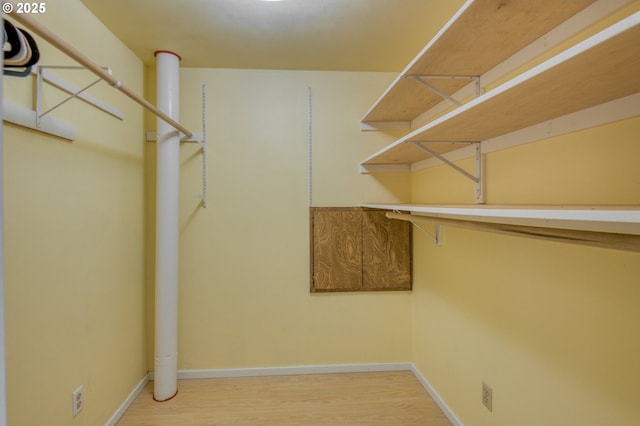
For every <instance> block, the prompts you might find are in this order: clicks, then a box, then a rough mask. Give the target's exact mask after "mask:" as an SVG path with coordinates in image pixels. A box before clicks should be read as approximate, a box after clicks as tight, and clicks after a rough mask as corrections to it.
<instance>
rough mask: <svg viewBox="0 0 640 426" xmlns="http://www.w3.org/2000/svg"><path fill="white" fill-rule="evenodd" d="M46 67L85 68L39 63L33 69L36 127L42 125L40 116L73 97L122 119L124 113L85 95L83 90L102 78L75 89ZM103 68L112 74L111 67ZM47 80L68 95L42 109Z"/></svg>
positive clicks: (81, 68) (82, 68)
mask: <svg viewBox="0 0 640 426" xmlns="http://www.w3.org/2000/svg"><path fill="white" fill-rule="evenodd" d="M48 69H67V70H86V68H84V67H78V66H52V65H40V66H38V67H37V70H36V71H34V72H35V75H36V108H35V111H36V114H35V119H36V120H35V121H36V127H41V125H42V118H43V117H44V116H46V115H47V114H49V113H50V112H51V111H53V110H55V109H56V108H59V107H60V106H62V105H64V104H65V103H67V102H68V101H70V100H71V99H74V98H78V99H81V100H83V101H85V102H87V103H88V104H90V105H93V106H94V107H96V108H98V109H100V110H102V111H104V112H106V113H108V114H110V115H112V116H113V117H116V118H118V119H120V120H124V115H123V114H122V113H121V112H119V111H117V110H115V109H113V108H111V107H110V106H108V105H105V104H104V103H102V102H101V101H98V100H97V99H93V98H92V97H90V96H87V95H86V94H85V93H84V92H85V91H87V90H88V89H89V88H91V87H93V86H95V85H96V84H98V83H100V82H101V81H102V78H99V79H98V80H96V81H94V82H92V83H90V84H89V85H87V86H85V87H83V88H81V89H77V88H76V87H74V86H72V85H70V84H69V83H66V82H64V81H63V80H61V79H60V78H58V77H55V76H54V75H52V74H51V73H49V72H48V71H47V70H48ZM102 69H103V70H105V71H106V72H107V73H108V74H109V75H111V74H112V72H111V69H110V68H107V67H102ZM45 81H46V82H48V83H49V84H51V85H53V86H56V87H57V88H59V89H61V90H64V91H66V92H67V93H69V94H70V96H69V97H67V98H65V99H63V100H62V101H61V102H59V103H58V104H56V105H54V106H52V107H51V108H49V109H48V110H46V111H44V112H43V111H42V109H43V108H42V104H43V97H44V82H45Z"/></svg>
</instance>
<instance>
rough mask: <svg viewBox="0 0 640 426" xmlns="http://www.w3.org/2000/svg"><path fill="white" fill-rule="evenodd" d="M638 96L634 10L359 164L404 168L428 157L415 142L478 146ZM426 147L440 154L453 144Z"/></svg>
mask: <svg viewBox="0 0 640 426" xmlns="http://www.w3.org/2000/svg"><path fill="white" fill-rule="evenodd" d="M533 3H537V2H533ZM539 3H546V2H539ZM554 5H555V3H554ZM553 9H555V7H554V8H553ZM506 38H509V37H508V36H506ZM638 92H640V12H636V13H635V14H633V15H631V16H629V17H627V18H625V19H623V20H621V21H619V22H618V23H616V24H614V25H612V26H610V27H608V28H607V29H605V30H603V31H601V32H599V33H598V34H595V35H593V36H591V37H589V38H588V39H586V40H584V41H582V42H580V43H578V44H577V45H575V46H573V47H571V48H569V49H567V50H565V51H564V52H562V53H560V54H558V55H556V56H554V57H553V58H551V59H549V60H547V61H545V62H543V63H541V64H539V65H537V66H535V67H534V68H532V69H530V70H528V71H526V72H524V73H522V74H520V75H518V76H517V77H515V78H513V79H511V80H509V81H507V82H506V83H504V84H502V85H500V86H498V87H496V88H495V89H493V90H491V91H489V92H487V93H485V94H483V95H481V96H479V97H477V98H475V99H474V100H472V101H470V102H468V103H467V104H464V105H463V106H461V107H459V108H457V109H455V110H453V111H451V112H449V113H447V114H445V115H443V116H441V117H439V118H438V119H435V120H433V121H431V122H429V123H427V124H426V125H424V126H422V127H420V128H419V129H417V130H415V131H413V132H411V133H409V134H408V135H406V136H404V137H402V138H401V139H399V140H397V141H396V142H394V143H392V144H391V145H389V146H388V147H386V148H384V149H382V150H380V151H378V152H377V153H375V154H374V155H372V156H370V157H369V158H367V159H365V160H364V161H363V162H362V163H361V164H362V165H363V166H367V165H374V164H378V165H383V164H384V165H399V164H403V165H410V164H412V163H415V162H418V161H421V160H424V159H426V158H428V157H430V155H429V154H427V153H426V152H425V151H423V150H422V149H420V148H419V147H418V146H417V145H416V142H464V141H466V142H480V141H484V140H487V139H491V138H495V137H497V136H500V135H504V134H506V133H510V132H513V131H515V130H519V129H523V128H526V127H529V126H532V125H534V124H537V123H541V122H544V121H547V120H550V119H553V118H556V117H560V116H563V115H566V114H570V113H573V112H576V111H580V110H583V109H586V108H589V107H592V106H595V105H599V104H602V103H605V102H608V101H611V100H614V99H618V98H622V97H624V96H628V95H631V94H634V93H638ZM430 148H432V149H434V150H436V151H438V152H440V153H443V152H447V151H450V150H453V149H457V148H459V146H458V145H454V144H435V145H433V144H432V145H430Z"/></svg>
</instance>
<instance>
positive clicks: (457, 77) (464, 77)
mask: <svg viewBox="0 0 640 426" xmlns="http://www.w3.org/2000/svg"><path fill="white" fill-rule="evenodd" d="M404 77H405V78H410V79H412V80H415V81H417V82H418V83H420V84H422V85H423V86H425V87H426V88H428V89H429V90H431V91H432V92H433V93H435V94H437V95H438V96H440V97H441V98H443V99H446V100H448V101H449V102H451V103H453V104H454V105H456V106H461V105H462V102H460V101H458V100H456V99H454V98H453V97H451V96H450V95H448V94H446V93H444V92H443V91H442V90H440V89H438V88H437V87H435V86H434V85H432V84H431V83H428V82H427V81H425V79H439V80H474V82H475V86H476V97H478V96H480V95H481V94H482V89H481V87H480V76H477V75H416V74H406V75H405V76H404Z"/></svg>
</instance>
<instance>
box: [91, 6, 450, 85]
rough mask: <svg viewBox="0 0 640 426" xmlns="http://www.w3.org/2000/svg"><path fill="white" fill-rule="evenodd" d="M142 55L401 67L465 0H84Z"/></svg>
mask: <svg viewBox="0 0 640 426" xmlns="http://www.w3.org/2000/svg"><path fill="white" fill-rule="evenodd" d="M82 2H83V3H84V4H85V5H86V6H87V7H88V8H89V9H90V10H91V11H92V12H93V13H94V14H95V15H96V16H97V17H98V18H99V19H100V20H101V21H102V22H103V23H104V24H105V25H106V26H107V27H108V28H109V29H110V30H111V31H112V32H113V33H114V34H116V36H118V37H119V38H120V39H121V40H122V41H123V42H124V43H125V44H126V45H127V46H128V47H129V48H130V49H131V50H132V51H133V52H134V53H135V54H136V55H137V56H138V57H139V58H141V59H142V60H143V61H144V62H145V63H149V64H150V63H152V62H153V52H154V51H156V50H172V51H174V52H176V53H178V54H179V55H180V56H181V57H182V59H183V60H182V66H183V67H206V68H258V69H295V70H339V71H394V72H398V71H400V70H402V69H403V68H404V66H405V65H406V64H407V63H408V62H409V61H410V60H411V59H412V58H413V57H414V56H415V54H416V53H418V51H419V50H420V49H421V48H422V47H423V46H424V45H425V44H426V43H427V42H428V41H429V39H430V38H431V37H432V36H433V35H434V34H435V32H437V31H438V29H440V27H442V25H444V23H445V22H446V21H447V20H448V18H449V17H450V16H451V15H453V14H454V13H455V11H456V10H457V9H458V8H459V7H460V6H461V5H462V4H463V0H282V1H261V0H82Z"/></svg>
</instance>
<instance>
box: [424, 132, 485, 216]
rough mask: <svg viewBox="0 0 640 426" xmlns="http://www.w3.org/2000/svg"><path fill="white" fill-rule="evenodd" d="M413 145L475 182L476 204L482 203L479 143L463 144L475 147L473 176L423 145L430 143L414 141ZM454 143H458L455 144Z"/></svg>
mask: <svg viewBox="0 0 640 426" xmlns="http://www.w3.org/2000/svg"><path fill="white" fill-rule="evenodd" d="M413 143H414V144H415V145H416V146H417V147H418V148H420V149H422V150H423V151H425V152H427V153H428V154H430V155H432V156H433V157H435V158H437V159H438V160H440V161H442V162H443V163H445V164H446V165H448V166H449V167H451V168H453V169H454V170H455V171H457V172H458V173H460V174H462V175H463V176H465V177H466V178H468V179H471V180H472V181H473V182H475V184H476V191H475V199H476V203H478V204H482V203H484V157H483V155H482V144H481V143H480V142H465V143H468V144H473V145H474V147H475V160H476V170H475V175H473V174H471V173H469V172H468V171H466V170H465V169H463V168H462V167H460V166H458V165H457V164H456V163H454V162H453V161H451V160H449V159H448V158H446V157H445V156H444V155H442V154H440V153H439V152H437V151H435V150H433V149H431V148H429V147H427V146H425V145H424V144H427V143H430V142H426V141H414V142H413ZM431 143H440V142H431ZM456 143H458V142H456Z"/></svg>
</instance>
